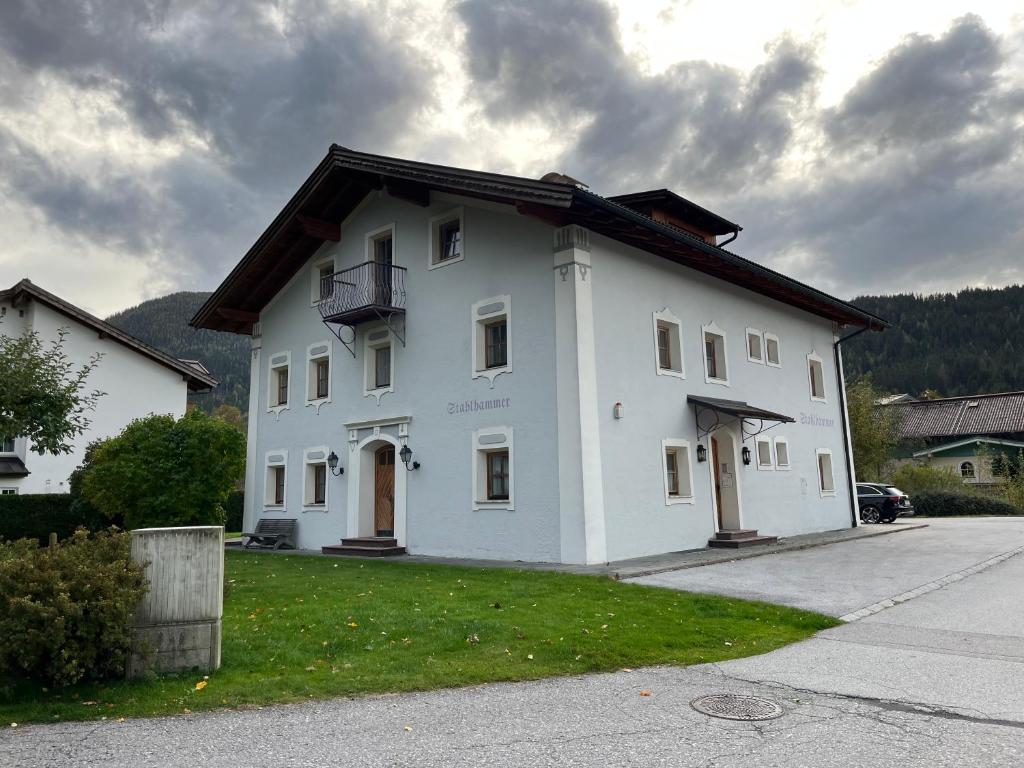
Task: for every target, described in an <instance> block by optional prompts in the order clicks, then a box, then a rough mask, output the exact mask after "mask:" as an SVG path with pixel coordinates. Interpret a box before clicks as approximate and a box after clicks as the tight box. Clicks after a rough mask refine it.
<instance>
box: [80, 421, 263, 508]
mask: <svg viewBox="0 0 1024 768" xmlns="http://www.w3.org/2000/svg"><path fill="white" fill-rule="evenodd" d="M244 471H245V436H244V435H243V434H242V433H241V432H240V431H239V430H238V429H237V428H236V427H234V426H232V425H230V424H226V423H225V422H223V421H219V420H217V419H213V418H210V417H209V416H207V415H206V414H205V413H203V412H202V411H200V410H198V409H195V410H192V411H190V412H189V413H187V414H185V415H184V416H183V417H181V418H180V419H177V420H175V419H174V417H172V416H166V415H165V416H148V417H146V418H144V419H136V420H135V421H133V422H131V423H130V424H129V425H128V426H127V427H125V429H124V431H123V432H121V434H120V435H118V436H117V437H115V438H112V439H110V440H107V441H105V442H103V443H101V444H100V445H98V446H96V449H95V451H94V452H93V455H92V462H91V465H89V466H87V467H85V468H84V471H83V473H82V492H83V495H84V496H85V498H86V499H87V500H88V502H89V503H90V504H92V505H93V507H95V508H96V509H99V510H102V511H103V513H104V514H105V515H107V516H108V517H110V518H112V519H114V518H118V517H121V518H123V520H124V523H125V527H126V528H151V527H165V526H178V525H223V524H224V516H225V515H224V504H225V502H226V501H227V497H228V494H229V493H230V492H231V490H232V489H234V488H235V487H236V485H237V483H238V481H239V479H241V477H242V473H243V472H244Z"/></svg>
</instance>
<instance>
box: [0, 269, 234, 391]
mask: <svg viewBox="0 0 1024 768" xmlns="http://www.w3.org/2000/svg"><path fill="white" fill-rule="evenodd" d="M26 297H29V298H31V299H33V300H34V301H38V302H39V303H41V304H45V305H46V306H48V307H50V309H52V310H54V311H55V312H59V313H60V314H62V315H64V316H65V317H70V318H71V319H72V320H75V321H77V322H79V323H81V324H82V325H84V326H86V327H88V328H92V329H93V330H94V331H96V332H97V333H98V334H99V336H100V338H108V339H110V340H111V341H116V342H118V343H119V344H123V345H124V346H126V347H128V348H129V349H131V350H133V351H135V352H138V353H139V354H140V355H142V356H144V357H148V358H149V359H150V360H152V361H153V362H155V363H159V364H160V365H162V366H164V367H165V368H170V369H171V370H172V371H177V372H178V373H180V374H181V375H182V377H184V379H185V381H186V383H187V384H188V389H189V391H191V392H208V391H209V390H211V389H213V388H214V387H215V386H217V380H216V379H215V378H213V376H211V375H210V372H209V371H208V370H206V368H204V367H203V366H202V365H201V364H200V363H199V362H198V361H196V360H179V359H177V358H176V357H172V356H171V355H168V354H167V353H166V352H161V351H160V350H159V349H156V348H155V347H151V346H149V345H148V344H146V343H145V342H143V341H140V340H139V339H137V338H135V337H134V336H132V335H130V334H127V333H125V332H124V331H122V330H121V329H120V328H115V327H114V326H113V325H111V324H110V323H108V322H106V321H105V320H100V319H99V318H98V317H96V316H94V315H90V314H89V313H88V312H86V311H85V310H83V309H79V308H78V307H76V306H75V305H73V304H69V303H68V302H66V301H65V300H64V299H62V298H60V297H59V296H55V295H54V294H52V293H50V292H49V291H44V290H43V289H42V288H40V287H39V286H38V285H36V284H35V283H33V282H32V281H31V280H28V279H24V280H21V281H20V282H18V283H17V284H15V285H14V287H12V288H9V289H7V290H6V291H0V299H4V300H9V301H11V302H13V303H18V302H19V301H22V300H24V299H25V298H26Z"/></svg>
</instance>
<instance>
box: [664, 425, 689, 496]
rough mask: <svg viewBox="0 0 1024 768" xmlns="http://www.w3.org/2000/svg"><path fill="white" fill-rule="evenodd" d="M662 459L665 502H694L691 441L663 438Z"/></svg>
mask: <svg viewBox="0 0 1024 768" xmlns="http://www.w3.org/2000/svg"><path fill="white" fill-rule="evenodd" d="M661 460H662V473H663V475H664V478H665V503H666V504H692V503H693V473H692V471H691V468H690V443H689V441H688V440H677V439H666V440H662V441H661Z"/></svg>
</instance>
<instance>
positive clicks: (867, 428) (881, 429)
mask: <svg viewBox="0 0 1024 768" xmlns="http://www.w3.org/2000/svg"><path fill="white" fill-rule="evenodd" d="M883 396H884V393H883V392H881V391H879V390H878V389H876V388H875V386H874V383H873V382H872V381H871V377H870V376H864V377H862V378H860V379H858V380H857V381H855V382H853V383H852V384H848V385H847V387H846V410H847V412H848V413H849V417H850V439H851V441H852V442H853V463H854V466H855V468H856V470H857V474H858V476H859V477H860V478H871V479H880V478H881V477H882V475H883V473H885V471H886V470H887V468H888V465H889V463H890V462H891V461H892V459H893V455H894V452H895V449H896V443H897V442H898V439H899V438H898V432H897V430H898V427H899V416H898V414H897V411H896V410H895V409H893V408H887V407H885V406H880V405H878V400H879V398H881V397H883Z"/></svg>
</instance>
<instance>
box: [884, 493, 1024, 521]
mask: <svg viewBox="0 0 1024 768" xmlns="http://www.w3.org/2000/svg"><path fill="white" fill-rule="evenodd" d="M901 490H902V489H901ZM910 498H911V501H912V502H913V503H914V509H915V512H916V514H918V515H923V516H925V517H953V516H959V515H999V516H1004V515H1020V514H1022V513H1021V511H1020V510H1019V509H1017V508H1016V507H1015V506H1013V505H1012V504H1007V503H1006V502H1005V501H1002V500H1000V499H994V498H990V497H988V496H982V495H981V494H975V493H964V492H963V491H960V492H955V491H924V492H922V493H919V494H917V495H916V496H914V495H911V497H910Z"/></svg>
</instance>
